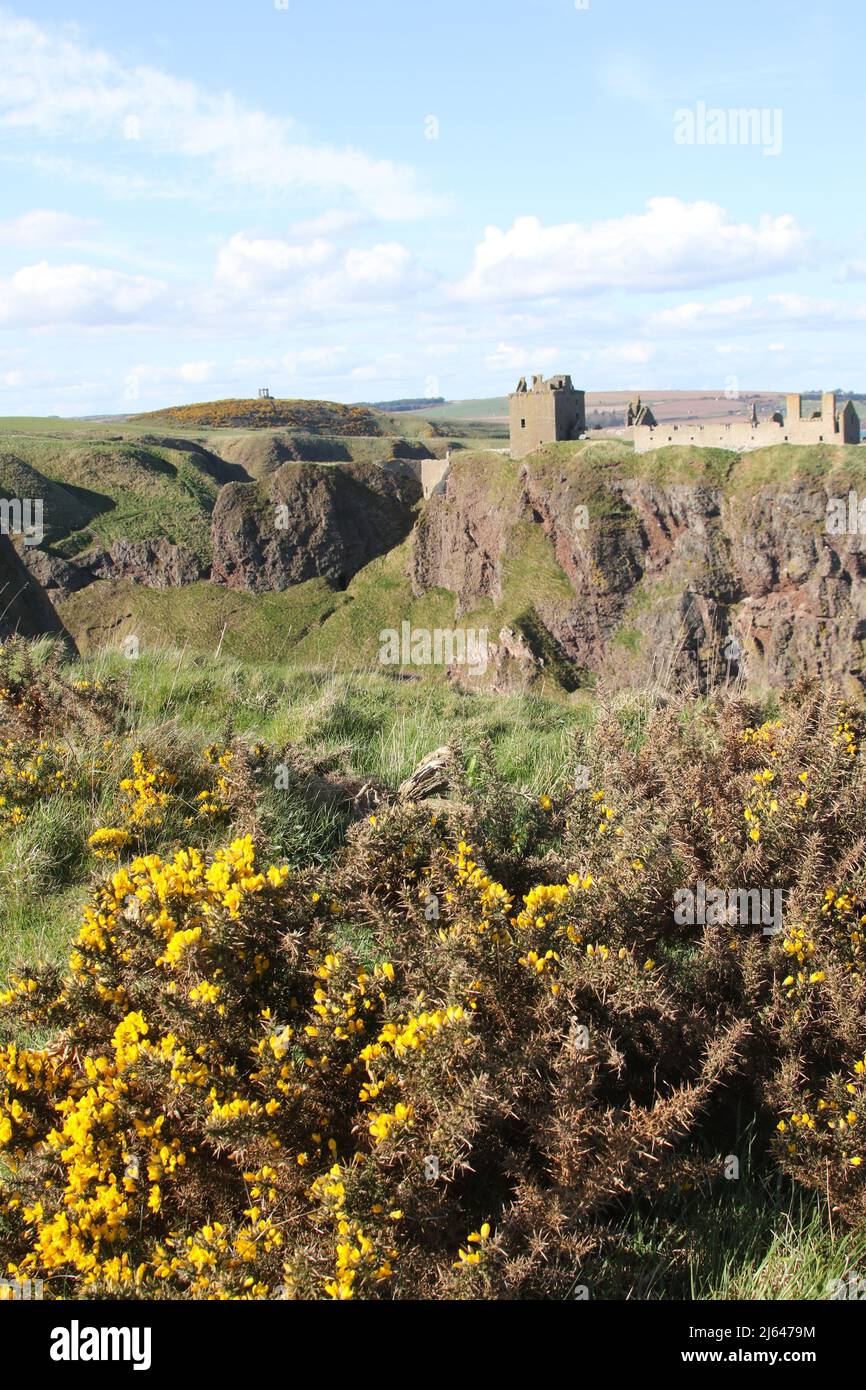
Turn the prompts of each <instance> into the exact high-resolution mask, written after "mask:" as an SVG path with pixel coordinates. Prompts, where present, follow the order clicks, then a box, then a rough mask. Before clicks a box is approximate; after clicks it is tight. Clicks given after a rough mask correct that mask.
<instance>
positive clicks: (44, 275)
mask: <svg viewBox="0 0 866 1390" xmlns="http://www.w3.org/2000/svg"><path fill="white" fill-rule="evenodd" d="M165 289H166V286H165V285H164V284H163V283H162V281H160V280H154V279H151V278H150V277H149V276H145V275H124V274H122V273H121V272H120V271H116V270H103V269H96V268H94V267H93V266H89V265H56V266H55V265H49V264H48V262H47V261H40V262H39V263H38V264H36V265H28V266H23V267H22V268H21V269H20V270H16V271H15V273H14V275H11V276H10V277H9V279H7V280H0V324H3V325H4V326H7V327H12V326H21V327H45V326H47V325H53V324H62V323H74V324H79V325H81V326H83V327H96V326H102V325H106V324H120V323H126V322H130V321H134V320H137V319H139V318H140V317H141V316H142V314H143V313H145V311H147V310H149V309H150V308H151V307H152V306H154V305H155V304H156V302H157V301H158V300H159V299H160V298H161V297H162V295H163V294H164V292H165Z"/></svg>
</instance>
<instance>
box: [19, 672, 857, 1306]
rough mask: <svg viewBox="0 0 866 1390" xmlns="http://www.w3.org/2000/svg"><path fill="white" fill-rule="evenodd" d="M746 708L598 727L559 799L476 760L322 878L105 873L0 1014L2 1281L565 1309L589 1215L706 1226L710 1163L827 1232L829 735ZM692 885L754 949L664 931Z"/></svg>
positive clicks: (834, 1136) (832, 860)
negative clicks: (520, 1303)
mask: <svg viewBox="0 0 866 1390" xmlns="http://www.w3.org/2000/svg"><path fill="white" fill-rule="evenodd" d="M766 716H767V712H766V711H764V710H760V709H758V708H757V707H756V706H752V705H749V704H747V703H745V702H743V701H739V700H733V701H728V702H725V701H721V702H718V703H715V704H708V705H705V706H702V707H701V708H700V709H697V710H696V709H695V708H694V707H690V706H688V705H685V704H676V703H671V704H669V705H668V706H667V707H666V708H664V709H662V710H660V711H658V712H657V713H656V715H655V716H654V717H653V718H652V719H651V720H650V721H649V724H648V725H647V726H646V727H645V728H644V729H642V730H641V731H640V732H639V733H635V731H634V729H633V728H632V727H631V726H626V727H625V728H623V726H622V724H621V723H620V722H619V721H618V720H617V719H616V718H615V716H614V714H613V713H612V712H610V711H608V712H604V711H602V713H601V715H600V717H599V720H598V723H597V727H596V731H595V734H594V736H593V738H592V739H591V740H590V741H589V743H588V745H587V746H586V747H585V748H584V747H582V748H580V749H578V750H576V757H579V758H580V759H582V760H585V761H586V762H588V764H589V777H588V779H585V780H586V781H588V785H587V786H586V787H585V788H584V787H583V785H582V784H581V789H579V790H575V791H573V792H568V793H566V794H562V795H559V796H554V795H547V794H545V795H542V796H541V797H540V798H539V797H530V796H528V795H522V794H519V793H516V792H515V791H514V790H513V789H510V788H508V787H506V786H504V785H503V784H501V783H500V782H498V781H497V779H496V777H495V774H494V773H493V771H492V768H491V767H489V766H487V765H486V763H485V759H484V757H482V758H481V764H480V766H478V767H475V768H473V769H472V770H471V772H470V773H469V774H468V775H467V774H465V773H458V774H457V775H456V776H455V779H454V785H453V786H452V789H451V796H450V798H449V799H448V800H447V801H445V802H443V803H436V804H426V805H425V804H424V803H418V804H411V803H410V804H405V803H401V802H399V801H398V800H394V799H392V800H391V801H390V803H388V801H387V798H386V801H385V802H384V803H383V805H382V806H381V807H380V808H378V809H377V810H376V812H375V814H373V815H370V816H367V817H365V818H364V819H363V820H361V821H359V822H357V823H356V824H354V825H353V826H352V827H351V828H350V829H349V830H348V831H347V833H346V836H345V842H344V845H343V847H342V849H341V850H340V851H339V852H338V853H337V854H336V856H334V857H333V858H331V859H328V860H327V861H326V862H324V863H312V864H308V865H307V866H306V867H304V866H300V867H289V866H287V865H285V864H279V863H277V864H274V863H269V856H268V847H267V845H266V844H265V843H264V842H263V840H262V837H261V832H260V830H259V828H258V827H257V825H256V824H251V825H250V827H249V831H248V833H241V834H238V835H237V836H236V838H234V839H233V840H231V842H230V843H229V844H228V845H227V846H225V847H224V848H222V849H218V850H216V851H214V852H207V851H206V850H204V849H202V848H195V847H188V848H184V849H179V850H176V851H174V852H171V853H157V852H154V851H153V849H152V848H151V849H150V850H149V851H148V852H147V853H144V854H138V855H137V856H134V857H132V858H131V859H129V860H128V861H127V862H119V863H118V865H117V866H116V867H115V868H114V869H113V871H112V872H109V873H107V874H105V875H104V876H102V877H101V878H100V880H99V881H98V883H97V884H96V885H95V887H94V891H93V893H92V895H91V898H90V901H89V902H88V904H87V905H86V907H85V909H84V913H83V921H82V926H81V930H80V934H79V937H78V940H77V942H76V943H75V946H74V948H73V950H72V953H71V955H70V958H69V963H68V968H67V970H66V971H65V973H63V974H62V975H61V974H60V973H59V972H57V971H56V970H52V969H42V970H39V969H33V970H30V971H28V972H24V973H21V974H20V975H19V976H17V977H16V978H15V979H13V980H12V981H10V984H9V987H8V989H7V990H6V992H5V994H4V995H3V996H2V1002H3V1005H4V1013H3V1017H5V1019H6V1020H7V1026H6V1033H5V1044H4V1047H3V1050H2V1052H0V1078H2V1091H0V1142H2V1144H3V1151H4V1153H5V1155H6V1162H7V1164H8V1166H9V1168H10V1170H11V1171H10V1175H9V1177H8V1179H7V1180H6V1183H5V1187H4V1188H3V1189H2V1193H3V1195H2V1207H0V1251H2V1257H3V1260H4V1263H5V1265H6V1268H7V1271H9V1272H11V1273H13V1274H17V1275H18V1276H20V1277H31V1278H34V1277H38V1278H42V1279H44V1280H45V1281H46V1289H47V1290H50V1291H51V1292H52V1293H53V1294H55V1295H58V1296H62V1295H63V1294H64V1293H81V1292H88V1293H90V1294H93V1295H102V1296H118V1295H120V1296H123V1295H127V1296H134V1297H148V1298H150V1297H165V1296H168V1297H181V1296H193V1297H201V1298H213V1297H217V1298H274V1297H293V1298H302V1297H326V1298H334V1299H343V1298H350V1297H362V1298H376V1297H386V1298H392V1297H404V1298H415V1297H419V1296H425V1295H427V1296H432V1297H448V1298H455V1297H456V1298H463V1297H466V1298H474V1297H539V1296H542V1297H543V1296H566V1295H567V1294H568V1292H569V1290H570V1289H571V1288H572V1287H573V1285H574V1283H575V1280H576V1279H578V1278H579V1277H580V1272H581V1270H582V1268H584V1267H585V1266H586V1267H588V1262H589V1261H590V1259H591V1258H592V1257H593V1255H594V1254H595V1253H597V1251H598V1250H599V1249H600V1248H601V1247H602V1246H603V1245H604V1243H605V1241H606V1240H608V1239H609V1237H610V1232H611V1230H612V1229H614V1228H615V1225H616V1220H617V1212H618V1211H619V1210H620V1209H621V1203H622V1200H623V1198H624V1196H627V1197H628V1199H629V1201H630V1202H635V1201H639V1200H640V1199H641V1198H642V1197H646V1198H649V1199H651V1200H652V1201H654V1202H656V1203H658V1202H659V1200H660V1199H662V1198H663V1199H664V1201H665V1202H670V1201H673V1200H676V1199H677V1198H678V1197H679V1196H680V1195H681V1194H682V1193H683V1192H690V1193H692V1194H694V1193H695V1192H697V1193H703V1194H710V1193H712V1194H713V1200H714V1201H717V1200H720V1198H719V1189H720V1188H721V1190H722V1191H723V1190H724V1182H723V1173H724V1170H725V1167H726V1165H728V1164H729V1161H730V1159H731V1158H732V1157H739V1159H740V1160H741V1161H742V1162H743V1164H744V1165H749V1166H750V1170H751V1171H754V1172H755V1173H763V1174H768V1175H769V1174H773V1173H775V1174H776V1175H777V1176H778V1177H779V1180H780V1181H783V1182H785V1183H789V1184H791V1185H792V1187H793V1188H794V1189H796V1188H801V1189H805V1190H819V1191H820V1192H822V1193H824V1194H827V1193H829V1197H830V1202H831V1204H832V1206H833V1208H834V1209H835V1211H836V1212H837V1213H838V1215H839V1218H840V1220H842V1221H844V1222H848V1223H849V1224H850V1225H851V1226H852V1227H853V1228H854V1229H855V1230H860V1231H862V1227H863V1221H864V1213H866V1202H864V1194H866V1173H864V1169H866V1162H861V1161H860V1160H861V1159H864V1158H866V1146H864V1144H863V1140H862V1131H863V1126H864V1125H866V1115H864V1105H866V1099H864V1086H866V1058H864V1049H866V1021H864V1004H866V996H864V984H863V973H862V969H863V926H864V922H866V881H864V872H866V856H864V854H863V848H862V842H861V832H860V822H861V817H862V804H863V795H864V790H866V788H864V774H863V763H862V759H861V756H860V745H861V739H862V730H863V725H862V722H861V720H860V716H859V715H858V714H857V713H856V712H853V711H848V710H843V711H839V710H838V708H837V707H836V706H835V705H834V704H832V703H831V702H829V701H827V700H822V699H820V698H819V697H818V696H817V695H815V694H814V693H812V692H809V691H808V690H801V691H798V692H796V694H795V696H794V697H793V698H792V699H791V701H790V702H788V703H786V704H785V705H784V707H783V708H782V709H780V710H779V711H778V717H775V716H774V717H772V718H769V719H768V718H767V717H766ZM221 747H224V746H222V745H221ZM220 757H222V753H219V754H218V755H217V756H216V758H215V760H214V759H213V758H212V762H211V766H216V767H219V764H220ZM148 785H150V786H151V787H152V786H153V785H154V784H148ZM241 802H242V803H243V805H245V806H246V808H247V811H246V813H247V814H248V815H249V816H250V819H251V820H252V821H254V820H255V817H254V816H252V814H251V812H250V803H249V802H244V801H243V798H241ZM238 805H241V803H238ZM242 813H243V812H242V809H241V811H238V809H237V807H236V811H235V815H236V818H237V815H239V814H242ZM153 829H154V833H159V827H154V828H153ZM117 852H118V853H119V854H120V855H121V856H122V855H124V853H125V846H123V845H118V846H117ZM312 857H313V856H311V858H312ZM701 881H703V882H704V883H706V884H707V885H708V891H709V888H713V887H715V888H719V889H726V890H727V889H730V890H732V891H735V892H736V891H738V890H742V892H743V893H747V892H748V891H750V890H752V889H755V888H757V889H761V888H766V889H767V890H771V891H772V890H780V891H781V892H782V893H783V903H784V917H783V922H782V928H781V930H780V931H779V932H778V933H777V934H770V935H765V934H764V933H763V932H762V930H761V925H760V923H758V924H754V923H751V924H750V923H743V922H741V921H733V920H731V916H730V913H729V911H728V910H727V907H726V906H725V905H724V904H722V905H721V906H720V905H719V904H718V903H716V904H715V905H714V908H715V910H713V911H710V912H708V913H707V915H706V916H707V920H706V921H705V922H697V923H694V924H693V923H690V922H689V921H688V920H685V919H683V917H682V915H681V914H678V912H677V910H676V907H675V903H676V895H677V893H678V891H680V890H681V889H683V888H692V887H694V886H695V885H696V884H697V883H698V882H701ZM24 1029H30V1030H38V1032H39V1035H40V1036H42V1037H47V1038H49V1039H50V1041H49V1042H48V1043H46V1044H45V1045H44V1046H42V1047H38V1046H33V1045H32V1044H31V1045H30V1046H28V1045H27V1044H26V1042H25V1041H24V1036H25V1035H24V1032H23V1031H22V1030H24ZM746 1134H747V1135H748V1145H747V1144H746V1140H745V1138H744V1136H745V1135H746ZM720 1180H721V1181H720Z"/></svg>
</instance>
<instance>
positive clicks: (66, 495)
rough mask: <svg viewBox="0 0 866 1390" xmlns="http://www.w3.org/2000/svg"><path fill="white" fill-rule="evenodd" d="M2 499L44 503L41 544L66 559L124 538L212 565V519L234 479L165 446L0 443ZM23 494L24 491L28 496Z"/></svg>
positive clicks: (207, 461)
mask: <svg viewBox="0 0 866 1390" xmlns="http://www.w3.org/2000/svg"><path fill="white" fill-rule="evenodd" d="M2 445H3V447H2V450H0V492H3V493H5V494H6V495H9V496H25V497H32V496H37V497H42V498H44V500H45V525H46V539H47V540H48V542H49V543H50V544H51V546H52V548H53V549H55V550H56V551H57V552H58V553H61V554H64V555H66V556H67V557H71V556H73V555H76V554H78V553H81V552H82V551H84V550H87V549H88V548H90V547H91V546H93V545H110V544H111V542H112V541H114V540H118V539H121V538H124V539H128V540H146V539H149V538H151V537H159V536H164V537H166V538H167V539H168V540H170V541H175V542H178V543H180V542H182V543H183V544H185V545H188V546H190V547H191V548H192V549H193V550H194V551H195V552H196V554H198V555H199V557H200V558H201V559H202V560H204V561H206V562H207V561H209V558H210V514H211V511H212V509H213V505H214V502H215V500H216V496H217V493H218V491H219V489H220V486H221V485H222V482H223V481H227V480H228V478H229V477H230V476H231V472H230V470H229V469H227V468H226V466H225V465H224V464H223V463H222V462H221V460H219V459H218V458H216V457H215V456H213V455H210V454H208V453H205V452H204V451H201V452H199V451H191V450H189V449H185V448H172V447H171V445H170V443H169V444H165V445H162V444H145V443H137V442H129V441H117V442H115V441H107V440H97V441H93V440H91V439H89V438H83V439H81V440H78V439H73V438H65V439H62V440H57V439H52V438H51V437H46V436H44V435H33V436H30V437H28V436H25V435H21V436H18V437H8V436H7V437H4V438H3V440H2ZM25 489H26V490H25Z"/></svg>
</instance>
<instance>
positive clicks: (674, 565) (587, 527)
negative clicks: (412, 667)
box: [409, 446, 866, 688]
mask: <svg viewBox="0 0 866 1390" xmlns="http://www.w3.org/2000/svg"><path fill="white" fill-rule="evenodd" d="M802 452H803V454H805V453H806V452H807V451H806V450H803V451H802ZM862 458H863V455H862V454H861V451H859V450H857V449H856V448H849V449H839V450H836V451H834V458H833V460H832V461H831V466H830V467H829V468H828V469H827V474H826V476H825V477H824V478H823V479H822V480H821V481H816V478H815V470H814V468H812V469H811V470H809V469H808V468H806V469H804V476H803V477H802V478H800V479H798V480H797V481H796V483H794V484H791V482H790V481H789V482H788V483H787V484H786V485H784V486H778V485H774V484H772V483H763V484H762V485H761V486H758V487H755V486H744V485H742V481H743V480H741V479H739V478H738V477H737V476H736V474H735V470H736V468H737V467H742V468H743V469H745V468H748V467H749V466H750V465H749V464H748V463H746V464H742V465H739V464H735V463H733V462H732V464H731V469H732V474H731V476H730V478H727V479H725V478H722V479H720V480H719V481H718V482H717V483H712V482H705V481H688V482H681V481H671V482H664V483H663V482H656V481H652V480H650V479H648V478H646V477H640V476H637V477H636V476H631V477H629V476H624V474H625V472H626V470H624V469H622V468H616V469H612V468H608V469H607V470H606V471H605V470H599V469H597V468H596V469H592V468H590V467H587V466H586V465H587V463H588V461H589V456H587V455H583V456H582V455H581V453H580V451H579V450H578V451H575V450H572V451H571V453H568V452H567V446H560V447H559V449H558V450H557V449H554V450H546V451H541V452H540V453H539V454H534V455H531V456H529V457H528V458H527V459H526V460H525V461H522V462H521V464H520V465H518V466H517V467H515V468H514V480H515V485H514V488H513V490H512V491H510V492H508V491H507V490H505V491H503V490H502V489H501V488H500V493H499V495H498V496H496V497H494V496H492V495H491V490H490V479H489V477H486V476H485V470H484V466H483V462H482V461H481V460H480V459H476V460H467V461H460V462H458V463H457V464H456V465H455V466H454V467H453V468H452V471H451V473H450V476H449V478H448V482H447V484H446V487H445V489H444V492H443V493H442V495H438V496H434V497H432V498H431V499H430V501H429V503H428V504H427V508H426V510H425V514H424V516H423V517H422V519H421V521H420V522H419V525H418V527H417V528H416V531H415V533H414V536H413V545H412V553H411V559H410V565H409V574H410V578H411V582H412V588H413V592H414V593H415V594H416V595H421V594H423V593H426V592H427V591H428V590H429V589H432V588H437V587H438V588H445V589H448V590H450V591H451V592H452V593H454V594H455V596H456V599H457V609H458V612H461V613H468V612H471V611H472V610H473V608H474V607H476V606H477V605H479V604H483V603H484V602H486V601H489V600H491V599H492V600H493V601H494V602H497V601H498V600H499V599H500V597H501V595H502V593H503V588H504V585H505V582H506V579H507V576H508V575H509V573H511V572H512V569H513V567H514V566H515V564H517V563H519V551H520V545H521V543H522V542H521V537H522V535H524V534H525V528H526V527H527V525H533V526H538V527H540V528H541V529H542V531H543V534H544V536H545V537H546V540H547V542H548V544H549V546H550V548H551V551H552V557H553V558H554V559H555V562H556V565H557V567H558V569H559V571H560V572H561V574H562V575H563V576H564V577H565V578H566V579H567V581H568V588H569V589H570V591H571V596H570V597H569V596H568V595H567V594H563V595H561V596H557V597H556V598H554V599H550V598H545V597H544V596H543V595H542V594H539V596H538V597H537V600H536V601H535V602H534V604H533V614H532V626H533V627H534V631H531V630H530V628H529V626H528V627H527V629H526V631H525V633H524V635H525V636H526V637H527V639H528V641H529V645H530V647H531V649H532V652H533V655H534V656H535V657H536V658H538V657H539V647H538V643H537V641H536V640H535V638H536V637H537V636H538V632H539V631H541V632H542V635H543V636H544V639H545V641H549V642H550V643H552V650H554V651H555V652H556V653H557V654H558V655H559V656H561V657H562V658H563V659H564V660H565V661H566V662H568V663H569V664H570V665H571V666H573V667H574V668H575V669H577V670H580V671H582V672H584V673H585V674H586V675H587V676H589V675H602V676H604V677H606V678H608V679H610V680H613V681H614V682H625V681H630V680H634V679H646V678H649V677H655V678H660V677H661V678H665V679H672V680H693V681H695V682H697V683H698V685H699V686H701V687H702V688H707V687H708V686H711V685H713V684H715V683H717V682H718V681H719V680H723V679H727V678H728V677H730V676H734V675H737V674H739V673H740V672H743V673H744V674H746V675H747V676H748V677H750V678H753V679H754V680H756V681H757V682H759V683H761V684H767V685H771V686H779V685H781V684H785V683H788V682H790V681H792V680H794V679H795V678H796V677H797V676H798V675H801V674H804V673H813V674H817V675H819V676H822V677H826V678H833V679H835V680H840V681H842V682H843V683H845V682H849V683H852V682H853V683H854V684H857V685H859V686H864V685H866V657H864V652H866V645H864V644H866V586H864V584H863V580H864V578H866V537H864V536H860V535H857V534H847V533H846V534H841V535H834V534H831V533H830V531H829V530H828V527H827V526H826V524H825V518H826V515H827V506H828V498H829V497H831V496H838V495H840V493H841V495H843V496H844V495H846V493H847V487H848V481H849V477H850V468H851V467H852V466H858V467H859V468H861V469H862V467H863V463H861V459H862ZM864 462H866V460H864ZM834 469H835V470H836V471H835V472H834ZM846 470H848V474H847V476H846ZM694 471H695V472H698V471H699V470H698V469H695V470H694ZM671 472H674V470H673V469H671ZM819 476H820V474H819ZM864 491H866V489H864ZM539 624H540V629H539V626H538V625H539ZM503 652H504V657H503ZM503 660H504V661H505V663H506V665H508V664H509V659H508V652H507V647H505V646H503V644H502V643H500V652H499V655H498V657H497V663H496V679H497V681H498V682H499V683H503V682H505V683H507V671H501V670H500V669H499V667H501V666H502V665H503ZM511 664H512V665H514V664H515V663H511ZM517 665H520V666H521V671H520V672H517V670H516V666H515V671H514V674H515V675H520V676H521V677H522V678H524V679H525V678H526V676H527V675H531V668H529V667H528V665H527V662H526V660H525V654H524V653H523V652H521V661H520V662H519V663H517Z"/></svg>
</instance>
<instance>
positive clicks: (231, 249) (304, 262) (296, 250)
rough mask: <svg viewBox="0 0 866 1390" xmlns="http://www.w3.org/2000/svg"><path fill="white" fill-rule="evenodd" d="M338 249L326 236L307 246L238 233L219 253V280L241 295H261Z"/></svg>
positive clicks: (291, 280)
mask: <svg viewBox="0 0 866 1390" xmlns="http://www.w3.org/2000/svg"><path fill="white" fill-rule="evenodd" d="M334 255H335V252H334V248H333V246H332V245H331V243H330V242H328V241H325V240H324V238H323V237H316V239H315V240H314V241H311V242H309V243H308V244H307V245H294V244H292V243H291V242H288V241H279V240H275V239H265V238H262V237H259V238H256V239H253V238H250V237H247V236H245V235H244V233H243V232H238V233H236V235H235V236H233V237H231V238H230V239H229V240H228V241H227V242H226V244H225V245H224V246H222V247H221V248H220V251H219V254H218V256H217V270H216V274H217V280H218V282H220V283H221V284H222V285H224V286H225V287H226V288H227V289H228V290H230V291H233V292H235V293H238V294H259V293H262V292H264V291H267V290H273V289H280V288H287V287H288V286H289V285H291V284H293V283H295V282H296V281H297V279H298V277H299V275H301V274H303V272H305V271H311V270H313V269H314V268H316V267H318V266H322V265H325V264H326V263H327V262H328V261H330V260H332V259H333V258H334Z"/></svg>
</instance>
